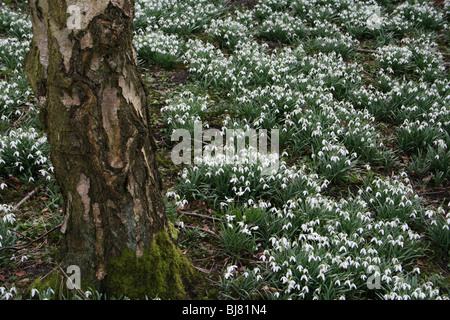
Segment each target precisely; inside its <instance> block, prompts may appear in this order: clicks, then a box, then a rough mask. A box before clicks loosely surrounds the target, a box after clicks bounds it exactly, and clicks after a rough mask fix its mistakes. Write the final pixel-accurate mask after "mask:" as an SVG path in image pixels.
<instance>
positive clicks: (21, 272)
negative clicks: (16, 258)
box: [16, 270, 26, 277]
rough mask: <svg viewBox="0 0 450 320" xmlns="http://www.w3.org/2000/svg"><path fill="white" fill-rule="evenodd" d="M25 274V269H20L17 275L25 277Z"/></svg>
mask: <svg viewBox="0 0 450 320" xmlns="http://www.w3.org/2000/svg"><path fill="white" fill-rule="evenodd" d="M25 274H26V273H25V271H23V270H19V271H17V272H16V276H18V277H23V276H24V275H25Z"/></svg>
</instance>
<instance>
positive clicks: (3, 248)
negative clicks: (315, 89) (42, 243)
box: [0, 224, 62, 251]
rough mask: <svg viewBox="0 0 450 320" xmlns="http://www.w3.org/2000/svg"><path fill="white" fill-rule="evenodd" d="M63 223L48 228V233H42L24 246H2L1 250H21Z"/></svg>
mask: <svg viewBox="0 0 450 320" xmlns="http://www.w3.org/2000/svg"><path fill="white" fill-rule="evenodd" d="M61 225H62V224H58V225H57V226H56V227H53V228H51V229H50V230H48V231H47V232H46V233H44V234H43V235H41V236H40V237H38V238H36V239H33V240H32V241H30V242H28V243H27V244H26V245H23V246H15V247H2V248H0V251H2V250H14V251H19V250H23V249H26V248H28V247H29V246H31V245H32V244H33V243H35V242H36V241H39V240H41V239H42V238H44V237H45V236H46V235H48V234H49V233H50V232H53V231H55V230H56V229H58V228H59V227H61Z"/></svg>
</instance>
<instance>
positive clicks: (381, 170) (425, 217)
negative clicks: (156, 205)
mask: <svg viewBox="0 0 450 320" xmlns="http://www.w3.org/2000/svg"><path fill="white" fill-rule="evenodd" d="M234 2H236V3H237V2H240V3H243V4H246V3H249V4H251V5H248V6H238V5H234V4H233V1H225V0H183V1H181V0H136V17H135V38H134V41H135V46H136V49H137V52H138V55H139V59H140V63H141V64H142V65H144V66H149V65H157V66H160V67H162V68H166V69H169V70H170V69H171V68H172V69H182V70H186V71H187V72H189V76H190V78H189V81H188V82H187V83H186V84H185V85H183V86H180V87H179V88H177V89H176V90H173V91H172V92H171V93H170V94H169V95H168V97H167V100H166V101H165V104H164V106H163V107H162V108H161V110H160V112H161V121H162V122H163V123H164V125H165V127H166V129H167V130H168V132H170V133H171V132H172V130H174V129H187V130H188V131H189V132H191V133H192V132H194V124H195V121H196V120H198V121H202V123H203V126H204V129H206V128H207V127H208V126H213V127H215V128H220V129H219V130H221V135H223V136H225V135H226V132H227V130H230V129H241V130H242V131H244V132H245V131H246V130H249V129H255V130H261V129H266V130H267V132H269V133H270V132H271V130H272V129H278V132H279V142H280V157H274V155H273V154H271V153H268V154H258V161H257V162H255V161H250V160H249V159H250V158H252V157H255V150H252V148H251V147H248V148H247V149H244V150H242V153H241V154H239V155H237V157H236V159H235V160H236V161H227V159H225V158H224V157H220V156H214V157H213V156H208V155H207V154H206V155H205V157H202V158H198V159H195V160H196V161H195V162H193V164H191V165H185V166H179V167H178V169H179V177H178V179H177V181H175V184H174V185H173V186H172V187H171V189H169V190H168V192H167V200H168V201H171V202H172V203H173V204H174V205H176V206H177V207H180V208H181V209H183V207H187V204H189V203H195V202H202V203H206V205H207V206H208V208H209V209H210V211H211V212H213V214H214V216H215V217H217V218H220V219H221V220H220V221H222V222H221V224H220V225H217V226H216V230H215V232H216V233H217V235H218V236H219V238H220V240H219V244H218V245H219V246H220V247H221V248H222V249H223V251H224V254H225V255H227V256H229V257H231V258H230V259H228V260H227V262H228V264H227V265H226V266H224V268H223V270H222V271H221V277H220V280H219V281H218V283H217V286H218V288H219V290H220V294H219V297H220V298H227V299H252V298H258V299H260V298H264V299H448V297H449V269H448V268H449V265H448V263H449V262H448V257H449V253H450V231H449V226H450V211H449V203H448V189H449V187H450V78H449V74H448V70H447V67H448V66H447V64H448V63H447V62H446V59H445V58H446V57H447V56H449V55H450V49H449V47H448V41H449V40H450V25H449V23H450V1H449V0H445V1H424V0H408V1H394V0H368V1H356V0H260V1H234ZM0 34H1V38H0V72H1V76H0V114H1V119H0V121H1V122H0V128H1V132H0V170H1V175H2V176H1V179H2V182H1V188H2V189H5V190H6V189H7V188H8V183H7V178H8V177H11V176H13V177H16V178H18V179H21V181H24V183H29V184H33V183H35V184H37V183H40V184H44V185H45V183H46V181H47V180H49V181H51V180H52V179H53V178H52V166H51V163H50V161H49V152H50V148H49V146H48V145H47V142H46V139H45V135H44V134H43V132H42V129H41V128H40V125H39V120H38V113H39V109H38V107H37V106H36V105H35V103H34V102H33V101H34V100H33V96H32V92H31V89H30V88H29V85H28V83H27V80H26V78H25V76H24V72H23V60H24V57H25V54H26V52H27V49H28V45H29V42H30V38H31V24H30V22H29V20H28V17H27V15H26V14H25V13H21V12H20V10H17V9H14V10H13V9H11V8H10V7H8V6H2V7H1V8H0ZM228 160H229V159H228ZM275 163H277V164H278V166H277V170H273V171H272V172H271V174H263V171H264V169H265V168H267V167H271V166H272V165H274V164H275ZM433 188H434V189H433ZM419 190H437V191H433V192H429V193H430V194H432V193H435V194H443V195H445V194H447V198H445V197H444V196H442V197H441V198H438V200H439V199H441V200H442V201H441V202H440V203H439V201H438V203H436V202H433V205H428V204H427V203H426V202H425V201H424V199H423V196H422V195H421V194H420V192H419ZM446 192H447V193H446ZM1 200H2V201H3V204H2V205H1V206H0V217H1V219H0V247H2V246H10V245H14V243H15V241H17V237H18V234H17V233H14V232H11V229H14V226H15V224H16V219H15V214H14V212H13V211H12V205H13V203H11V201H9V200H8V199H7V198H5V197H3V198H2V199H1ZM175 222H177V221H175ZM177 225H179V226H183V223H178V224H177ZM215 241H217V239H216V240H215ZM0 254H1V255H5V252H0ZM1 255H0V264H2V263H6V261H7V260H9V258H10V257H2V256H1ZM424 260H427V261H432V262H428V263H427V264H425V263H423V261H424ZM435 262H437V266H430V264H433V263H435ZM0 287H1V284H0ZM0 289H1V291H0V297H2V298H10V297H13V296H14V295H15V293H16V289H15V287H12V288H8V287H1V288H0Z"/></svg>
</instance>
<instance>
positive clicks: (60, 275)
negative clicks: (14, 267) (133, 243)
mask: <svg viewBox="0 0 450 320" xmlns="http://www.w3.org/2000/svg"><path fill="white" fill-rule="evenodd" d="M81 276H82V279H81V288H80V290H75V289H68V287H67V274H64V272H63V270H62V269H60V268H59V267H57V268H55V269H54V270H53V271H52V272H50V273H49V274H47V275H45V276H43V277H39V278H38V279H37V280H35V281H34V282H33V283H32V284H31V285H30V287H29V288H28V290H27V292H26V297H27V298H30V297H31V293H32V290H33V289H36V290H38V291H39V292H41V293H42V292H44V291H46V290H47V289H48V288H51V289H52V290H53V291H54V295H53V297H54V298H55V299H63V298H65V299H71V298H74V297H75V295H77V296H78V297H81V298H83V294H84V292H85V291H86V290H89V291H92V290H95V289H94V288H93V286H92V285H89V283H90V282H89V279H88V278H86V277H83V275H81ZM106 281H107V283H108V292H107V293H106V296H104V297H105V298H116V299H117V298H119V297H121V298H128V299H155V298H160V299H189V298H191V297H189V293H188V291H189V288H190V287H191V286H194V285H195V284H196V283H197V281H200V282H201V281H202V279H201V277H200V275H199V274H197V272H196V271H195V269H194V267H193V266H192V264H191V263H190V262H189V260H188V259H187V258H186V257H184V256H183V253H182V252H181V250H180V249H179V248H177V247H176V246H175V245H174V244H173V242H172V241H171V239H170V237H169V235H168V233H167V232H166V231H165V230H164V231H160V232H159V233H158V234H157V235H156V236H155V239H154V240H153V242H152V244H151V245H150V246H149V247H148V248H147V249H146V250H145V251H144V254H143V255H142V257H140V258H138V256H137V254H136V252H133V251H132V250H129V249H125V250H124V251H123V252H122V254H121V255H120V256H119V257H118V258H117V259H112V260H111V261H110V264H109V267H108V274H107V276H106Z"/></svg>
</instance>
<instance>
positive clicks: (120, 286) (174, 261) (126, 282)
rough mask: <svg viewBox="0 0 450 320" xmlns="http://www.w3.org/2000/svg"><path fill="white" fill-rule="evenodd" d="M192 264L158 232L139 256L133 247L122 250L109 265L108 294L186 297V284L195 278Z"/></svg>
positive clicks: (165, 236) (134, 296)
mask: <svg viewBox="0 0 450 320" xmlns="http://www.w3.org/2000/svg"><path fill="white" fill-rule="evenodd" d="M194 276H195V273H194V269H193V267H192V265H191V264H190V263H189V261H188V260H187V259H186V258H185V257H184V256H183V254H182V253H181V251H180V249H178V248H177V247H176V246H175V245H174V244H173V243H172V241H171V240H170V238H169V235H168V233H167V231H165V230H163V231H160V232H159V233H158V234H157V235H156V236H155V238H154V240H153V242H152V244H151V245H150V247H148V248H147V249H146V250H145V251H144V254H143V255H142V257H140V258H138V257H137V256H136V252H135V251H133V250H129V249H126V250H123V252H122V253H121V255H120V256H119V257H118V258H117V259H112V260H110V262H109V265H108V273H107V287H108V291H109V292H108V296H120V295H124V296H126V297H128V298H130V299H144V298H146V297H147V298H149V299H153V298H157V297H158V298H161V299H184V298H187V293H186V289H185V285H189V282H190V281H191V280H192V279H193V278H194Z"/></svg>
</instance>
